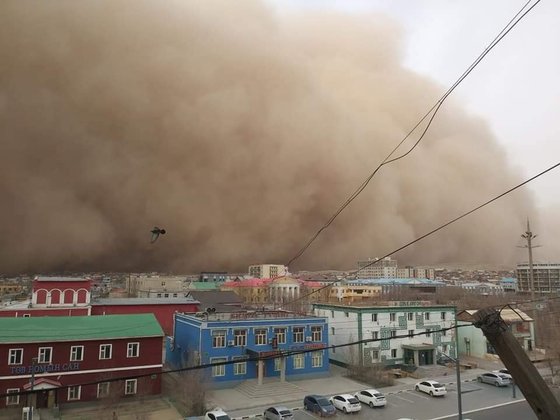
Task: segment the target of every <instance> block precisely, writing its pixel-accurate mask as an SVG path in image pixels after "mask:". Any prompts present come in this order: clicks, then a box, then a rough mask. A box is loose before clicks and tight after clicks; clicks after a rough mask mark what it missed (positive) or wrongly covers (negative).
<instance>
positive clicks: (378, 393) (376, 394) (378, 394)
mask: <svg viewBox="0 0 560 420" xmlns="http://www.w3.org/2000/svg"><path fill="white" fill-rule="evenodd" d="M373 396H374V397H377V398H379V397H382V396H383V394H382V393H380V392H376V393H375V394H373Z"/></svg>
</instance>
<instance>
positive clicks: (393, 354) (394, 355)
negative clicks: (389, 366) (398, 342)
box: [391, 349, 398, 359]
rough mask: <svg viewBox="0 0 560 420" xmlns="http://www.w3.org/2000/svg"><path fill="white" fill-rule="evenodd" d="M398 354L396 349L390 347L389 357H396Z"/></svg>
mask: <svg viewBox="0 0 560 420" xmlns="http://www.w3.org/2000/svg"><path fill="white" fill-rule="evenodd" d="M397 356H398V354H397V349H391V358H392V359H396V358H397Z"/></svg>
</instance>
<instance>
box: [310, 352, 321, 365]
mask: <svg viewBox="0 0 560 420" xmlns="http://www.w3.org/2000/svg"><path fill="white" fill-rule="evenodd" d="M311 367H312V368H319V367H323V350H319V351H314V352H312V353H311Z"/></svg>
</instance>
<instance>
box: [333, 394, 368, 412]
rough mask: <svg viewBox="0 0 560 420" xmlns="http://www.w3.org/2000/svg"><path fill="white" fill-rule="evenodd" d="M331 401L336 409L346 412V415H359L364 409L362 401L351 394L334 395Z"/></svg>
mask: <svg viewBox="0 0 560 420" xmlns="http://www.w3.org/2000/svg"><path fill="white" fill-rule="evenodd" d="M329 401H330V402H331V403H332V405H334V408H338V409H339V410H340V411H344V414H347V413H357V412H358V411H360V410H361V409H362V404H360V401H358V399H357V398H356V397H354V396H353V395H351V394H340V395H334V396H332V397H331V398H330V399H329Z"/></svg>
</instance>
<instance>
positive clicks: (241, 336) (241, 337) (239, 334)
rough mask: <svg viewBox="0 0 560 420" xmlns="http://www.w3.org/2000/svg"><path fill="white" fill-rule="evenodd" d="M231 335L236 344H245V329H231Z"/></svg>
mask: <svg viewBox="0 0 560 420" xmlns="http://www.w3.org/2000/svg"><path fill="white" fill-rule="evenodd" d="M233 337H234V338H235V345H236V346H238V347H239V346H246V345H247V330H233Z"/></svg>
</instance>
